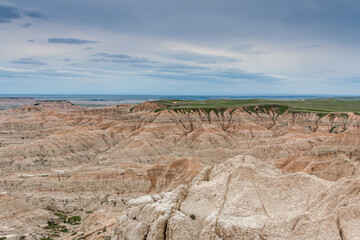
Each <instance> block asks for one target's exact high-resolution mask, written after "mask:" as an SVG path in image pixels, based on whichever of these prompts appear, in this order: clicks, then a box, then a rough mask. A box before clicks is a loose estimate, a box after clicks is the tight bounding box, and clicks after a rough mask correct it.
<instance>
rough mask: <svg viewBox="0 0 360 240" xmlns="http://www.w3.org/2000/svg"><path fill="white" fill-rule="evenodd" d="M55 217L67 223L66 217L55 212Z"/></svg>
mask: <svg viewBox="0 0 360 240" xmlns="http://www.w3.org/2000/svg"><path fill="white" fill-rule="evenodd" d="M54 215H55V216H57V217H58V218H60V219H61V220H63V222H64V223H66V219H67V216H66V215H64V214H62V213H59V212H55V213H54Z"/></svg>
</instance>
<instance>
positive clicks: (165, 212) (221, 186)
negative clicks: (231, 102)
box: [112, 156, 360, 240]
mask: <svg viewBox="0 0 360 240" xmlns="http://www.w3.org/2000/svg"><path fill="white" fill-rule="evenodd" d="M359 189H360V179H359V178H358V179H347V180H346V179H340V180H338V181H336V182H328V181H325V180H322V179H320V178H317V177H315V176H309V175H307V174H305V173H292V174H282V173H281V172H280V171H279V170H277V169H275V168H274V167H272V166H270V165H268V164H266V163H263V162H261V161H259V160H257V159H255V158H253V157H250V156H237V157H235V158H232V159H230V160H228V161H226V162H225V163H224V164H219V165H215V166H213V167H210V168H207V169H204V170H203V171H202V172H201V173H200V174H199V176H198V177H196V178H195V179H194V180H193V181H192V182H191V183H190V184H188V185H183V186H179V187H178V188H177V189H176V190H173V191H172V192H169V193H163V194H161V196H162V198H161V199H160V200H157V201H155V202H152V201H149V202H148V204H147V205H145V206H143V207H142V208H141V209H140V210H141V211H140V213H139V215H138V216H136V217H135V218H129V217H128V216H127V215H126V214H127V212H128V211H130V209H129V210H127V211H126V212H125V213H124V215H123V216H121V217H120V218H119V219H118V220H117V223H116V225H115V227H114V232H113V238H112V239H114V240H115V239H129V238H130V237H131V236H132V234H133V232H129V231H127V229H128V226H129V224H130V223H131V224H133V225H137V224H141V225H142V224H145V225H148V226H150V227H149V231H148V235H147V236H148V238H147V239H170V240H175V239H354V240H355V239H359V238H358V237H359V235H358V233H359V219H360V201H359V200H360V191H359ZM144 198H149V197H142V198H141V199H144ZM149 199H150V198H149ZM134 201H135V202H136V201H138V200H134ZM190 214H194V215H195V219H194V220H192V219H191V218H190V217H189V215H190ZM132 217H133V216H132ZM159 221H160V222H161V223H159ZM163 222H165V224H164V223H163Z"/></svg>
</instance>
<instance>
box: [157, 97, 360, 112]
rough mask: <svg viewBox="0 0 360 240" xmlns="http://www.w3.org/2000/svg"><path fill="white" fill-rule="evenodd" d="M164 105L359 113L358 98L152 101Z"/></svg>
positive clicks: (192, 107)
mask: <svg viewBox="0 0 360 240" xmlns="http://www.w3.org/2000/svg"><path fill="white" fill-rule="evenodd" d="M152 102H153V103H157V104H160V105H163V106H164V109H162V110H165V109H173V110H183V109H184V110H186V109H188V110H190V109H227V108H240V107H250V108H252V107H255V106H278V107H279V106H280V107H282V108H286V110H288V111H291V112H315V113H324V114H326V113H346V112H353V113H356V114H359V113H360V100H357V99H356V100H339V99H333V98H327V99H312V100H270V99H216V100H205V101H195V100H177V99H164V100H159V101H152Z"/></svg>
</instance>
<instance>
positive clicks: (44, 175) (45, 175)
mask: <svg viewBox="0 0 360 240" xmlns="http://www.w3.org/2000/svg"><path fill="white" fill-rule="evenodd" d="M47 176H49V175H48V174H43V175H40V177H47Z"/></svg>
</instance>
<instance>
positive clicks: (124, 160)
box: [0, 101, 360, 239]
mask: <svg viewBox="0 0 360 240" xmlns="http://www.w3.org/2000/svg"><path fill="white" fill-rule="evenodd" d="M37 103H39V102H37ZM37 103H36V102H35V103H34V104H33V105H28V106H21V107H19V108H17V109H12V110H7V111H2V112H0V191H1V192H5V193H6V194H8V195H10V196H12V197H13V198H16V199H19V200H21V201H24V202H27V203H29V204H32V205H35V206H36V207H38V208H40V209H45V210H47V211H50V212H53V213H54V212H58V211H61V212H71V214H72V215H79V216H81V217H82V219H83V222H82V223H81V224H80V225H79V226H75V227H72V229H70V228H69V231H71V232H70V233H68V234H69V235H70V236H71V234H73V233H75V232H76V233H77V234H75V235H73V236H76V237H77V238H78V239H82V238H85V237H86V238H87V239H101V238H99V236H101V237H109V236H110V232H111V228H112V226H113V224H114V222H115V219H116V218H117V217H118V216H119V215H121V212H122V211H123V210H124V209H126V206H127V202H128V201H129V200H130V199H132V198H136V197H139V196H143V195H147V194H156V193H161V192H164V191H171V190H172V189H174V188H176V187H178V186H179V185H182V184H187V183H189V182H191V181H192V179H193V178H194V177H195V176H196V175H197V174H198V173H199V172H200V171H201V169H202V168H203V167H207V166H211V165H213V164H219V163H223V162H224V161H226V160H227V159H229V158H232V157H234V156H237V155H239V154H246V155H252V156H254V157H256V159H258V160H259V161H262V162H264V163H268V164H270V165H274V166H276V167H277V168H278V169H280V170H281V172H283V173H289V172H305V173H308V174H311V175H315V176H318V177H320V178H323V179H325V180H331V181H336V180H338V179H340V178H342V177H345V178H348V179H352V178H357V177H359V174H360V173H359V164H360V161H359V138H360V133H359V130H360V117H359V116H358V115H355V114H352V113H347V114H340V113H334V114H328V115H324V114H316V113H291V112H284V111H282V110H281V109H279V108H278V107H276V106H273V107H271V108H268V107H267V108H263V107H261V106H260V107H258V108H251V109H248V108H229V109H227V110H224V111H217V110H216V109H215V110H206V109H182V110H163V109H162V106H159V105H158V104H154V103H144V104H140V105H137V106H131V105H118V106H113V107H106V108H97V109H85V108H79V107H78V106H74V105H72V104H71V103H69V102H64V101H53V102H40V103H39V104H37ZM279 174H280V173H279ZM100 219H102V220H100ZM83 224H84V225H83ZM90 229H92V230H90ZM103 229H105V231H104V230H103ZM103 231H104V232H103ZM59 234H60V236H59V237H64V236H65V235H67V233H59ZM96 236H98V237H96ZM0 237H1V236H0ZM69 239H72V238H71V237H70V238H69Z"/></svg>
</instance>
